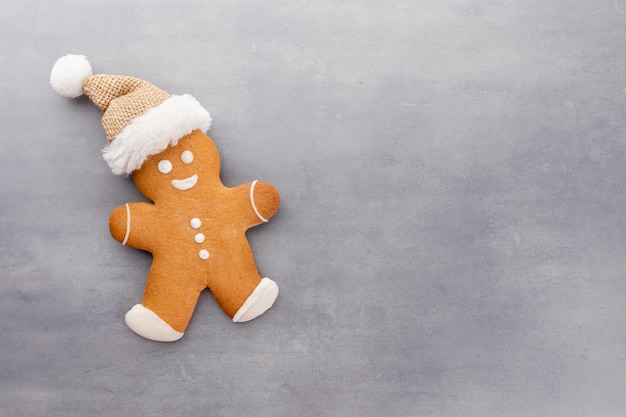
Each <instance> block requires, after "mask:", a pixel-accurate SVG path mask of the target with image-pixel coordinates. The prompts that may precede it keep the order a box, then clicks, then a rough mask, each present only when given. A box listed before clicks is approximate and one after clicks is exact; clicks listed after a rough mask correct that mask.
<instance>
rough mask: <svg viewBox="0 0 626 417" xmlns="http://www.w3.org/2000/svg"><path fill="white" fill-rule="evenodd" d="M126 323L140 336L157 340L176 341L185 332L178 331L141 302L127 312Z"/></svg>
mask: <svg viewBox="0 0 626 417" xmlns="http://www.w3.org/2000/svg"><path fill="white" fill-rule="evenodd" d="M125 319H126V325H127V326H128V327H130V329H131V330H132V331H133V332H135V333H137V334H138V335H139V336H142V337H145V338H146V339H150V340H154V341H156V342H174V341H176V340H178V339H180V338H181V337H183V334H184V333H180V332H177V331H176V330H174V329H172V327H171V326H170V325H169V324H167V323H166V322H165V321H164V320H163V319H162V318H160V317H159V316H157V314H156V313H155V312H154V311H152V310H150V309H148V308H146V307H144V306H143V305H141V304H137V305H135V306H134V307H133V308H131V309H130V310H128V313H126V317H125Z"/></svg>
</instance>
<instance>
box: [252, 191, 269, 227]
mask: <svg viewBox="0 0 626 417" xmlns="http://www.w3.org/2000/svg"><path fill="white" fill-rule="evenodd" d="M258 181H259V180H254V181H252V185H250V204H252V210H254V214H256V216H257V217H258V218H259V220H261V221H262V222H263V223H267V222H268V220H267V219H266V218H265V217H263V216H261V213H259V210H258V209H257V208H256V204H254V186H255V185H256V183H257V182H258Z"/></svg>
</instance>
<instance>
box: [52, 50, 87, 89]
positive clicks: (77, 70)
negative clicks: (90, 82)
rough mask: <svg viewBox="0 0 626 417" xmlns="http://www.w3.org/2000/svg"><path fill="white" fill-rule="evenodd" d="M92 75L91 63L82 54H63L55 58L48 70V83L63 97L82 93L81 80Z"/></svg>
mask: <svg viewBox="0 0 626 417" xmlns="http://www.w3.org/2000/svg"><path fill="white" fill-rule="evenodd" d="M92 75H93V71H92V69H91V64H89V61H87V57H86V56H84V55H71V54H70V55H65V56H62V57H61V58H59V59H57V61H56V62H55V63H54V66H53V67H52V71H51V72H50V84H51V85H52V88H53V89H54V91H56V92H57V93H59V94H61V95H62V96H63V97H69V98H76V97H79V96H82V95H83V82H84V81H85V80H86V79H87V78H88V77H90V76H92Z"/></svg>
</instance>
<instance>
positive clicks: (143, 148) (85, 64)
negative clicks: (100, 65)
mask: <svg viewBox="0 0 626 417" xmlns="http://www.w3.org/2000/svg"><path fill="white" fill-rule="evenodd" d="M50 84H51V85H52V88H53V89H54V91H56V92H57V93H59V94H60V95H62V96H64V97H70V98H76V97H79V96H81V95H82V94H86V95H87V96H88V97H89V98H90V99H91V101H92V102H93V103H94V104H95V105H96V106H97V107H98V108H100V110H102V111H103V115H102V127H103V128H104V132H105V133H106V136H107V139H108V141H109V144H108V145H107V146H106V147H105V148H104V149H103V151H102V152H103V157H104V159H105V160H106V162H107V163H108V164H109V167H110V168H111V171H113V173H114V174H117V175H120V174H126V175H128V174H130V173H132V172H133V171H135V170H137V169H139V168H140V167H141V165H142V164H143V163H144V161H145V160H146V159H148V158H149V157H150V156H151V155H154V154H157V153H159V152H161V151H163V150H165V149H166V148H167V147H168V146H170V145H175V144H176V143H178V140H179V139H180V138H182V137H183V136H185V135H188V134H190V133H191V132H192V131H194V130H202V131H207V130H208V129H209V127H210V126H211V115H210V114H209V112H207V111H206V110H205V109H204V107H202V106H201V105H200V103H198V101H197V100H196V99H195V98H193V97H192V96H191V95H189V94H183V95H170V94H169V93H167V92H166V91H163V90H161V89H160V88H158V87H156V86H154V85H152V84H150V83H149V82H147V81H144V80H140V79H139V78H134V77H128V76H125V75H105V74H96V75H94V74H93V71H92V69H91V65H90V64H89V61H87V58H86V57H85V56H84V55H65V56H63V57H61V58H59V59H58V60H57V61H56V63H55V64H54V66H53V67H52V72H51V73H50Z"/></svg>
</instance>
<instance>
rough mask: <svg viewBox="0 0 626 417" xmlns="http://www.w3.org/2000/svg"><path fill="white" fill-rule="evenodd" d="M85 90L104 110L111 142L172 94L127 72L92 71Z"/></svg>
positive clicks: (103, 123) (104, 119)
mask: <svg viewBox="0 0 626 417" xmlns="http://www.w3.org/2000/svg"><path fill="white" fill-rule="evenodd" d="M83 91H84V93H85V94H86V95H87V96H88V97H89V98H90V99H91V101H93V102H94V104H95V105H96V106H98V108H100V110H102V111H103V112H104V115H103V116H102V127H103V128H104V132H105V133H106V136H107V139H108V141H109V143H110V142H112V141H113V139H115V137H116V136H117V135H118V134H119V133H120V132H121V131H122V129H124V127H125V126H126V125H128V124H129V123H130V122H132V120H133V119H134V118H136V117H137V116H141V115H142V114H143V113H144V112H145V111H146V110H148V109H150V108H152V107H156V106H158V105H159V104H161V103H163V102H164V101H165V100H167V99H168V98H170V95H169V94H168V93H167V92H165V91H163V90H161V89H160V88H158V87H156V86H154V85H152V84H150V83H149V82H146V81H144V80H140V79H139V78H134V77H127V76H124V75H106V74H97V75H92V76H90V77H88V78H87V79H86V80H85V81H84V82H83Z"/></svg>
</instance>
